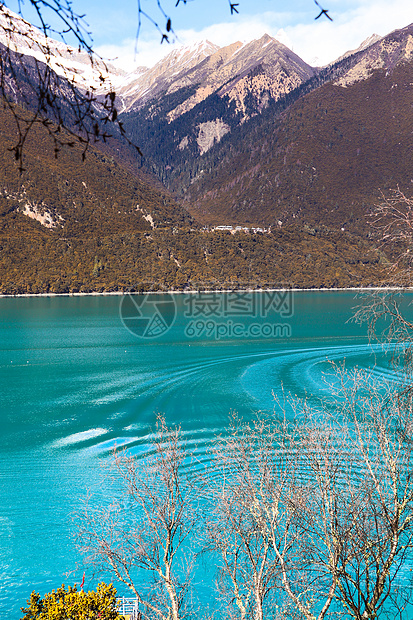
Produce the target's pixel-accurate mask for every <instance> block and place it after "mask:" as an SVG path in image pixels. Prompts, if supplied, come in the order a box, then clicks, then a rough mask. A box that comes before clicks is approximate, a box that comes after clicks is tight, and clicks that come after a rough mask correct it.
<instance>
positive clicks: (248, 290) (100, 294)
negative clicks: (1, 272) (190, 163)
mask: <svg viewBox="0 0 413 620" xmlns="http://www.w3.org/2000/svg"><path fill="white" fill-rule="evenodd" d="M234 291H235V292H237V293H266V292H268V293H276V292H286V291H291V292H293V293H299V292H311V291H314V292H322V291H325V292H332V291H344V292H345V291H356V292H357V291H358V292H368V291H413V286H406V287H398V286H364V287H356V286H349V287H332V288H260V289H252V288H246V289H243V288H240V289H219V290H218V289H205V290H188V291H169V290H166V291H142V292H141V293H137V292H133V293H132V294H133V295H197V294H199V293H233V292H234ZM128 292H129V291H106V292H97V291H95V292H91V293H82V292H78V293H14V294H10V295H7V294H0V299H19V298H24V297H107V296H110V295H112V296H113V295H116V296H124V295H127V294H128Z"/></svg>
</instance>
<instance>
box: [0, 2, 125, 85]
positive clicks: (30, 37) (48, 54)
mask: <svg viewBox="0 0 413 620" xmlns="http://www.w3.org/2000/svg"><path fill="white" fill-rule="evenodd" d="M0 44H3V45H4V46H5V47H7V48H9V49H10V50H11V51H12V52H16V53H17V54H23V55H25V56H29V57H32V58H35V59H36V60H38V61H39V62H42V63H45V64H47V65H48V66H49V67H50V68H51V69H52V70H53V71H54V72H55V73H56V74H57V75H59V76H60V77H63V78H65V79H66V80H68V81H69V82H71V83H73V84H74V85H76V86H77V87H79V88H81V89H83V90H88V89H90V88H93V89H95V90H96V92H98V93H100V92H108V91H109V90H111V89H113V88H116V87H117V85H118V84H119V82H120V81H122V80H123V79H124V76H125V72H124V71H122V70H121V69H118V68H116V67H114V66H113V65H111V64H109V63H105V62H104V61H103V60H101V59H100V58H98V57H95V56H93V57H92V56H89V55H88V54H87V53H86V52H85V51H80V52H79V50H78V49H76V48H74V47H71V46H70V45H67V44H66V43H63V42H59V41H55V40H54V39H52V38H50V37H46V36H45V35H44V33H43V32H42V31H41V30H39V29H38V28H35V27H34V26H33V25H32V24H30V23H29V22H27V21H26V20H24V19H23V18H22V17H21V16H20V15H17V14H16V13H14V12H13V11H11V10H10V9H8V8H6V7H5V6H2V7H1V8H0Z"/></svg>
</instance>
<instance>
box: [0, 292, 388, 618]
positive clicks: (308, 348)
mask: <svg viewBox="0 0 413 620" xmlns="http://www.w3.org/2000/svg"><path fill="white" fill-rule="evenodd" d="M225 296H226V297H225ZM264 296H265V294H264V293H256V294H248V295H246V296H245V295H244V296H242V295H238V297H236V298H234V297H233V298H231V297H228V294H220V295H218V294H216V295H212V296H210V297H207V296H204V297H203V298H202V296H192V297H189V296H188V295H176V296H174V297H173V299H171V297H169V296H166V297H165V296H153V297H152V298H151V299H152V300H153V299H155V301H150V300H149V299H146V300H145V303H144V305H140V302H139V303H138V304H136V305H135V306H134V301H133V300H128V299H126V300H123V302H122V298H121V297H120V296H88V297H39V298H3V299H0V317H1V327H0V334H1V339H0V389H1V418H0V420H1V434H0V446H1V449H0V481H1V484H0V583H1V591H0V617H4V618H10V619H11V620H17V619H18V618H20V616H21V614H20V611H19V609H20V607H21V606H22V605H24V604H25V601H26V599H27V598H28V597H29V595H30V592H31V591H32V590H33V589H35V590H36V591H39V592H40V593H42V594H43V593H45V592H47V591H49V590H51V589H53V588H56V587H58V586H59V585H61V583H66V584H71V583H74V582H77V583H79V582H80V581H81V578H82V574H83V567H82V566H81V558H80V557H79V555H78V553H77V551H76V548H75V544H74V535H75V533H76V520H74V522H73V515H74V514H75V513H76V510H78V509H79V507H80V506H81V503H82V501H83V500H84V499H85V497H86V493H87V491H88V490H91V491H92V492H96V493H104V488H103V487H102V486H101V480H102V471H101V467H100V464H102V463H104V462H105V461H107V459H108V458H109V455H110V450H111V448H112V447H113V446H114V445H115V444H116V445H118V446H120V445H122V446H127V447H129V448H130V449H131V450H132V451H135V452H139V453H144V451H145V449H146V447H147V441H146V440H145V437H146V436H147V435H148V433H149V432H150V430H151V428H153V426H154V423H155V419H156V414H157V413H163V414H164V415H165V418H166V421H167V423H168V424H175V423H177V424H180V425H181V427H182V430H183V434H184V437H185V438H186V439H188V440H189V441H191V442H193V443H194V445H195V444H196V446H197V451H198V453H201V454H203V455H204V458H206V459H208V458H209V457H208V450H209V447H210V446H211V442H212V441H213V439H214V436H215V435H216V434H217V433H222V432H224V433H225V429H226V427H227V424H228V416H229V413H230V411H231V410H236V411H238V412H239V414H240V415H242V416H243V417H244V418H248V417H251V416H253V415H254V413H255V412H257V411H258V410H261V411H264V412H265V413H266V415H273V409H274V397H273V393H274V394H275V395H277V394H278V395H279V394H280V393H281V386H282V385H283V387H284V390H285V391H287V392H291V393H292V394H296V395H298V396H305V395H309V396H310V397H314V398H317V397H320V396H322V395H323V394H325V393H327V391H328V388H327V386H326V384H325V381H324V377H325V373H326V372H328V371H329V363H328V360H333V361H340V360H344V359H345V360H346V364H347V365H348V366H349V367H352V366H362V367H367V366H373V365H374V368H375V370H374V372H375V373H377V374H378V375H389V374H390V372H391V370H390V368H389V363H388V360H386V359H385V357H384V355H383V354H382V352H381V349H380V347H378V346H377V345H376V346H374V347H372V346H371V345H369V343H368V339H367V334H366V327H365V326H359V325H356V324H355V323H354V322H350V321H349V319H351V317H352V314H353V310H352V308H353V307H354V306H355V305H357V304H358V303H360V300H358V299H355V293H354V292H351V291H345V292H344V291H343V292H331V291H320V292H307V291H303V292H294V293H293V294H292V296H290V297H288V298H281V297H278V298H276V297H275V298H274V297H273V298H271V297H267V298H264ZM201 302H202V303H201ZM121 304H122V308H121V313H122V316H123V321H122V317H121V314H120V305H121ZM150 304H152V305H150ZM158 310H159V317H160V318H159V317H158V315H157V317H156V318H157V321H158V322H153V326H152V327H151V329H152V331H151V332H150V333H149V332H148V331H147V332H146V336H145V335H142V332H143V330H144V329H146V328H147V326H148V321H150V320H152V318H153V317H154V316H155V314H156V312H157V311H158ZM145 312H146V315H145ZM140 313H141V314H140ZM154 313H155V314H154ZM142 314H143V315H145V316H147V317H149V318H147V322H146V323H145V325H144V324H143V323H142V321H140V319H139V317H140V316H141V315H142ZM137 318H138V320H136V319H137ZM158 319H159V320H158ZM145 320H146V319H145ZM151 325H152V324H151ZM274 325H277V326H278V329H274V330H273V329H272V328H273V326H274ZM145 326H146V327H145ZM263 326H264V327H263ZM128 328H129V329H128ZM148 329H149V327H148ZM130 330H132V331H130ZM157 330H158V331H157ZM89 579H90V578H89ZM93 585H94V582H93V581H92V580H89V582H88V581H87V582H86V586H87V587H89V586H93Z"/></svg>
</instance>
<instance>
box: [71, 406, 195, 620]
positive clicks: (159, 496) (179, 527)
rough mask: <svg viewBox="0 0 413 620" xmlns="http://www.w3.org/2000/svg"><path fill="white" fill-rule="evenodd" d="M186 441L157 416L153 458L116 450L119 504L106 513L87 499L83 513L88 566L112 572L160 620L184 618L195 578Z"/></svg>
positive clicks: (81, 537)
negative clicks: (193, 571)
mask: <svg viewBox="0 0 413 620" xmlns="http://www.w3.org/2000/svg"><path fill="white" fill-rule="evenodd" d="M181 442H182V437H181V434H180V431H179V429H174V430H171V429H169V428H168V427H167V426H166V424H165V421H164V419H163V418H158V423H157V428H156V433H155V435H154V437H153V449H154V452H153V453H152V454H151V455H149V456H147V457H145V458H139V459H138V458H135V457H133V456H128V454H127V453H122V452H118V451H115V452H114V467H115V471H116V473H117V475H118V479H119V481H120V496H119V498H118V499H117V500H115V501H114V502H113V503H112V504H110V505H109V506H107V507H104V508H102V507H99V506H95V505H93V503H92V501H89V502H88V503H87V504H86V505H85V509H84V511H83V514H82V515H81V528H80V532H79V542H80V545H81V548H82V551H83V552H84V553H85V555H86V560H87V561H88V562H90V563H92V565H93V566H94V568H95V569H96V570H99V569H100V570H106V572H107V570H108V569H109V571H110V572H112V574H113V576H114V577H116V578H117V579H118V580H119V581H121V582H122V583H124V584H125V585H126V586H127V587H128V588H129V589H130V590H131V591H132V592H133V594H134V595H135V596H136V598H137V599H138V601H139V603H140V606H141V609H142V611H143V613H144V615H145V617H148V618H159V620H178V619H179V618H183V617H184V616H185V613H186V610H185V606H186V603H187V601H188V595H189V589H190V585H191V578H192V564H191V556H192V555H193V553H192V551H191V549H190V546H191V542H190V540H192V544H193V536H194V534H195V529H196V526H197V523H198V521H197V497H196V492H195V491H196V490H195V486H194V485H193V483H192V482H191V481H190V480H189V478H188V477H187V469H186V466H187V464H185V459H186V457H187V455H186V452H185V449H184V447H183V445H182V443H181ZM191 537H192V539H191ZM185 545H186V546H185ZM150 582H151V583H152V585H151V587H149V588H148V585H149V583H150ZM143 584H144V587H142V585H143ZM145 584H146V587H145Z"/></svg>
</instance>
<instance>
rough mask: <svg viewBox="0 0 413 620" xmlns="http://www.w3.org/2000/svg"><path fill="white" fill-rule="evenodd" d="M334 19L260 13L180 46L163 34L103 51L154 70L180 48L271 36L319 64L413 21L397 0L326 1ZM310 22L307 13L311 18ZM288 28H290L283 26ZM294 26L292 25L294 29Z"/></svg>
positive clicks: (128, 65)
mask: <svg viewBox="0 0 413 620" xmlns="http://www.w3.org/2000/svg"><path fill="white" fill-rule="evenodd" d="M324 2H325V4H326V6H327V7H328V8H329V12H330V14H331V15H332V16H333V17H334V21H333V22H330V21H327V20H326V19H324V20H323V21H322V19H320V20H319V21H316V22H315V21H314V20H313V19H312V18H311V20H310V21H307V22H306V23H296V24H294V25H293V24H292V23H291V22H292V21H293V17H295V21H296V20H297V15H294V14H292V13H276V12H271V11H268V12H264V13H261V14H257V15H240V16H237V19H236V20H235V19H234V20H231V21H230V20H228V21H225V22H222V23H217V24H214V25H209V26H206V27H204V28H202V29H199V30H195V29H186V30H178V31H177V36H178V40H177V42H176V43H175V44H174V45H167V44H163V45H160V36H159V35H158V34H156V36H155V35H153V36H151V37H149V36H147V38H146V39H145V38H144V37H143V36H142V37H141V38H140V39H139V41H138V45H137V54H136V55H135V40H132V39H128V40H125V41H123V42H122V43H121V44H120V45H110V46H105V45H103V46H100V47H98V48H97V51H98V53H100V54H101V55H102V56H104V57H106V58H108V59H113V58H115V57H117V58H118V60H117V64H118V65H119V66H121V67H122V68H124V69H126V70H127V71H132V70H133V69H134V68H136V67H137V66H152V65H154V64H155V63H156V62H157V61H158V60H160V59H161V58H162V57H163V56H165V55H166V54H168V53H169V52H170V51H171V50H172V49H173V48H174V47H175V46H177V45H190V44H192V43H194V42H197V41H201V40H206V39H208V40H210V41H211V42H212V43H216V44H217V45H220V46H225V45H229V44H230V43H234V42H235V41H252V40H253V39H257V38H259V37H261V36H262V35H263V34H265V33H267V34H269V35H271V36H273V37H275V38H277V39H279V40H280V41H281V42H282V43H284V44H285V45H287V47H289V48H290V49H293V51H294V52H295V53H296V54H298V55H299V56H301V57H302V58H303V59H304V60H305V61H306V62H308V63H310V64H313V65H316V64H317V65H324V64H327V63H329V62H332V61H333V60H335V59H336V58H338V57H339V56H341V55H342V54H343V53H345V52H346V51H348V50H351V49H355V48H357V47H358V46H359V45H360V43H361V42H362V41H363V40H364V39H366V38H367V37H369V36H370V35H371V34H373V33H377V34H379V35H385V34H388V33H389V32H391V31H392V30H394V29H396V28H402V27H404V26H406V25H408V23H409V18H410V20H412V19H413V16H412V8H411V6H412V5H411V0H394V1H393V2H392V4H391V5H389V3H388V2H385V1H384V0H361V1H359V2H358V3H357V5H355V4H354V3H353V6H352V7H350V8H346V7H345V6H344V3H343V1H342V0H340V2H339V1H338V0H330V1H328V0H324ZM306 19H307V15H306ZM283 24H284V28H281V26H282V25H283ZM288 24H290V25H288Z"/></svg>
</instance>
